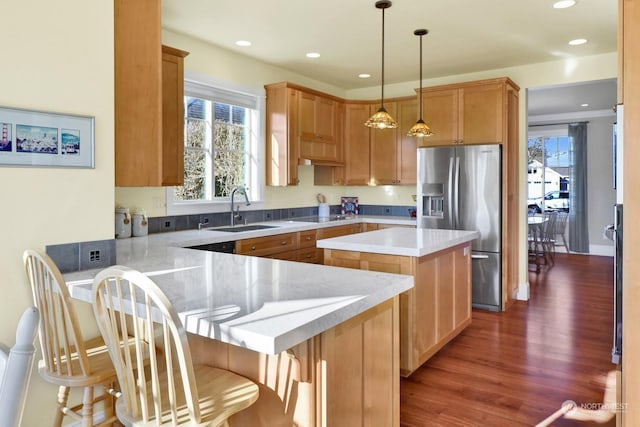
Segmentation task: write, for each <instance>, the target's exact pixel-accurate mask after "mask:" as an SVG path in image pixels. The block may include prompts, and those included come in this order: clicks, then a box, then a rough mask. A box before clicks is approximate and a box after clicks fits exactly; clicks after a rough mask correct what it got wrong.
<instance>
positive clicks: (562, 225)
mask: <svg viewBox="0 0 640 427" xmlns="http://www.w3.org/2000/svg"><path fill="white" fill-rule="evenodd" d="M568 219H569V212H565V211H559V212H558V213H557V217H556V223H555V230H554V232H553V234H554V236H553V240H554V245H555V246H556V247H558V246H564V249H565V251H566V252H567V253H569V245H567V220H568ZM558 236H559V237H560V239H562V243H560V239H559V238H558Z"/></svg>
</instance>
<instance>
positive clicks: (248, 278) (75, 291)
mask: <svg viewBox="0 0 640 427" xmlns="http://www.w3.org/2000/svg"><path fill="white" fill-rule="evenodd" d="M383 220H386V221H391V222H389V223H400V224H403V223H405V222H408V223H409V224H415V220H413V221H411V220H407V219H406V218H405V219H404V220H397V221H394V220H393V219H390V218H389V217H386V218H376V217H367V218H363V217H358V218H354V219H345V220H340V221H331V222H326V223H320V224H318V223H304V222H295V221H274V222H269V223H264V224H270V225H279V224H280V226H279V227H277V228H269V229H263V230H256V231H248V232H240V233H231V232H221V231H210V230H190V231H178V232H171V233H160V234H153V235H150V236H146V237H135V238H129V239H118V240H116V259H117V263H118V264H121V265H126V266H128V267H131V268H134V269H136V270H140V271H142V272H143V273H145V274H147V275H148V276H150V277H151V278H152V279H153V280H154V282H156V283H157V284H158V286H159V287H160V288H161V289H162V290H163V292H165V294H166V295H167V297H168V298H169V300H170V301H171V303H172V304H173V305H174V307H175V308H176V310H177V311H178V313H179V315H180V318H181V319H182V321H183V323H184V325H185V328H186V329H187V331H188V332H191V333H195V334H199V335H202V336H205V337H209V338H213V339H216V340H220V341H222V342H226V343H230V344H234V345H237V346H240V347H245V348H248V349H251V350H254V351H257V352H261V353H267V354H277V353H280V352H282V351H284V350H287V349H289V348H291V347H293V346H295V345H297V344H299V343H301V342H303V341H305V340H307V339H309V338H311V337H313V336H315V335H318V334H319V333H321V332H324V331H326V330H328V329H330V328H332V327H334V326H336V325H338V324H340V323H342V322H344V321H346V320H348V319H350V318H352V317H354V316H356V315H358V314H360V313H362V312H364V311H366V310H368V309H369V308H372V307H374V306H376V305H378V304H380V303H382V302H384V301H386V300H388V299H390V298H392V297H394V296H396V295H398V294H400V293H402V292H404V291H406V290H408V289H411V288H412V287H413V278H412V277H411V276H406V275H397V274H389V273H378V272H371V271H362V270H355V269H347V268H339V267H328V266H322V265H314V264H306V263H298V262H291V261H282V260H274V259H268V258H257V257H250V256H243V255H233V254H223V253H217V252H208V251H200V250H194V249H188V248H186V246H192V245H197V244H206V243H215V242H222V241H229V240H238V239H244V238H249V237H260V236H267V235H273V234H278V233H283V232H296V231H303V230H309V229H314V228H322V227H333V226H338V225H344V224H348V223H353V222H377V223H381V222H383ZM98 271H99V270H98V269H94V270H86V271H80V272H75V273H68V274H65V275H64V278H65V280H66V282H67V285H68V286H69V289H70V292H71V295H72V297H74V298H77V299H80V300H83V301H86V302H91V286H92V280H93V277H95V275H96V274H97V273H98Z"/></svg>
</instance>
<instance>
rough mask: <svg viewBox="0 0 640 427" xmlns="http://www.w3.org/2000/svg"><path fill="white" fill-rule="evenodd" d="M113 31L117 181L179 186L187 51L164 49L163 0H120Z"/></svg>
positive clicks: (133, 184)
mask: <svg viewBox="0 0 640 427" xmlns="http://www.w3.org/2000/svg"><path fill="white" fill-rule="evenodd" d="M141 16H144V19H140V17H141ZM114 33H115V38H114V62H115V81H114V84H115V184H116V186H118V187H144V186H162V185H175V184H176V183H178V184H179V183H181V182H182V179H183V176H182V175H183V171H182V161H183V160H182V154H181V153H182V146H183V145H184V141H183V136H182V127H183V118H182V108H183V107H182V105H183V100H182V91H183V78H182V75H183V71H182V70H183V68H182V59H183V58H184V56H186V55H187V52H184V51H180V50H177V49H171V48H169V49H165V52H164V53H163V49H162V40H161V8H160V2H159V1H144V2H131V1H126V0H116V1H115V2H114ZM178 116H180V117H179V118H178Z"/></svg>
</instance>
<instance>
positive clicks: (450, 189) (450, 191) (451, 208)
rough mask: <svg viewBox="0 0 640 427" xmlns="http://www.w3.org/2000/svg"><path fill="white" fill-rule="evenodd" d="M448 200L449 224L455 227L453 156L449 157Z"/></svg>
mask: <svg viewBox="0 0 640 427" xmlns="http://www.w3.org/2000/svg"><path fill="white" fill-rule="evenodd" d="M447 181H448V182H447V202H448V204H449V206H448V207H447V208H446V210H447V213H448V214H449V215H448V216H449V225H450V227H451V228H455V224H454V222H453V220H454V208H455V207H454V204H453V185H454V182H453V157H449V172H448V173H447Z"/></svg>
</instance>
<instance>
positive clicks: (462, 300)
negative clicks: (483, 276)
mask: <svg viewBox="0 0 640 427" xmlns="http://www.w3.org/2000/svg"><path fill="white" fill-rule="evenodd" d="M453 264H454V265H453V271H454V277H453V283H454V285H453V286H454V296H453V301H454V310H453V312H454V325H453V326H454V327H455V328H457V327H459V326H461V325H462V324H464V323H465V322H468V321H469V319H471V287H470V286H469V283H471V246H470V245H466V246H463V247H458V248H456V249H455V251H454V253H453ZM445 267H446V266H445Z"/></svg>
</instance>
